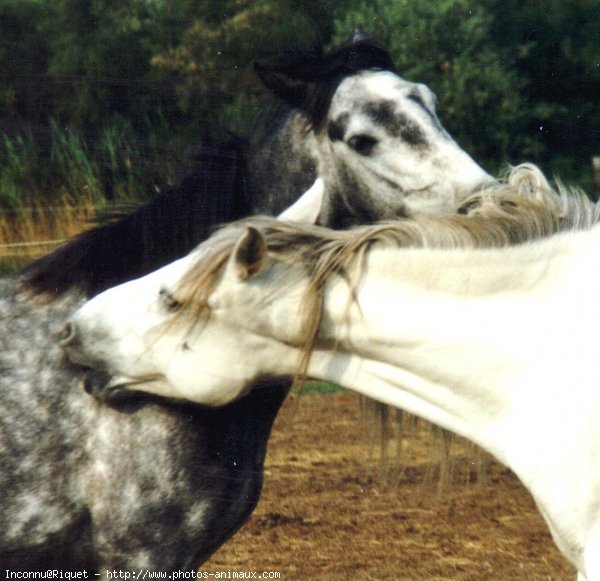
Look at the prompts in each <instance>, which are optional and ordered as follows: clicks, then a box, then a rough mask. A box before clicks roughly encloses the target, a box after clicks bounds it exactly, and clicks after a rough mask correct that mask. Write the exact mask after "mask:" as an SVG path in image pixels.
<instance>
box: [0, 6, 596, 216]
mask: <svg viewBox="0 0 600 581" xmlns="http://www.w3.org/2000/svg"><path fill="white" fill-rule="evenodd" d="M356 26H361V27H362V28H363V29H365V30H366V31H367V32H370V33H372V34H373V35H375V36H377V37H379V38H380V39H381V40H382V41H383V43H384V44H385V45H386V46H387V47H388V48H389V49H390V50H391V52H392V54H393V57H394V59H395V61H396V63H397V65H398V69H399V70H400V72H401V73H402V74H403V75H404V76H405V77H407V78H409V79H411V80H416V81H421V82H424V83H427V84H428V85H429V86H431V87H432V89H433V90H434V91H435V92H436V93H437V95H438V98H439V102H440V111H439V113H440V117H441V119H442V121H443V123H444V125H445V126H446V127H447V128H448V130H449V131H450V132H451V133H452V134H453V135H454V136H455V137H456V138H457V140H458V141H459V143H460V144H461V145H462V146H463V147H464V148H465V149H467V150H468V151H469V152H470V153H471V154H472V155H473V156H474V157H475V158H476V159H477V160H478V161H480V162H482V163H484V165H486V166H487V167H488V169H489V170H491V171H492V172H496V171H497V170H498V169H499V168H500V167H501V166H502V165H503V164H504V163H505V162H507V161H510V162H512V163H518V162H520V161H523V160H525V159H529V160H531V161H534V162H536V163H540V164H541V165H542V167H543V168H544V169H545V170H546V171H548V172H549V173H551V174H552V173H557V174H559V175H561V176H562V177H563V178H564V179H565V180H567V179H575V180H576V181H578V182H579V183H580V184H581V185H583V186H584V187H587V188H588V189H589V183H587V182H585V181H583V182H582V181H581V176H582V175H583V176H584V177H586V179H587V177H589V176H590V173H591V172H590V171H589V158H590V156H591V155H598V154H599V153H600V142H599V135H600V112H599V111H598V97H597V96H598V94H599V93H600V3H598V0H420V1H419V2H416V1H414V0H362V1H360V2H358V3H357V2H349V1H348V0H331V1H329V2H326V3H324V2H322V1H321V0H203V1H202V2H198V1H196V0H52V1H51V0H0V71H1V72H0V77H1V81H2V82H0V135H1V132H2V131H7V132H8V135H9V137H5V138H2V137H0V188H1V190H0V205H5V206H6V205H11V204H16V203H18V200H22V199H24V198H28V197H31V196H32V195H39V196H41V197H42V199H43V198H44V197H45V198H46V199H47V200H51V198H52V197H53V196H55V195H58V194H55V193H52V192H53V191H56V190H58V191H59V192H60V193H61V195H62V194H64V193H65V192H66V193H67V194H68V195H69V196H81V195H84V194H85V195H92V196H94V197H96V196H103V195H107V196H108V197H109V198H114V199H121V198H123V199H125V198H126V199H129V198H130V197H132V196H133V197H137V196H139V195H141V194H142V192H151V191H152V189H153V188H154V185H155V184H157V185H158V186H159V187H160V186H161V184H163V183H168V181H169V180H170V179H171V177H170V176H172V175H174V173H176V171H177V170H178V169H179V168H180V167H181V164H180V163H178V162H177V161H175V162H173V161H171V160H172V159H173V158H174V157H175V158H177V157H179V158H180V157H181V154H179V153H178V154H177V155H175V156H172V155H170V152H171V151H172V150H174V151H177V152H179V151H181V150H182V149H183V148H182V147H181V143H186V142H187V143H193V144H198V142H199V141H200V139H201V137H200V136H202V135H207V134H208V133H209V132H210V129H211V128H214V127H215V125H217V124H220V125H223V126H225V127H226V128H228V129H232V130H234V131H236V130H237V131H245V130H247V129H248V127H249V126H250V123H251V121H252V119H253V117H254V114H255V112H256V110H257V108H258V107H259V106H260V104H261V102H263V101H264V99H265V98H266V97H267V95H266V92H265V91H264V90H262V88H261V87H260V86H259V84H258V82H257V81H256V79H255V77H254V75H253V72H252V67H251V63H252V62H253V61H255V60H257V59H260V58H263V57H270V56H273V55H275V54H277V53H279V52H282V51H284V50H287V49H290V48H312V47H315V46H316V45H318V44H320V43H322V44H325V45H327V44H330V43H332V42H333V41H335V42H338V41H340V40H343V39H344V38H345V37H346V36H347V34H348V33H349V32H350V31H351V30H352V29H354V28H355V27H356ZM52 120H55V121H52ZM28 127H32V128H33V129H35V131H32V132H29V130H28V129H27V128H28ZM59 128H60V129H59ZM44 130H45V131H46V132H48V131H49V132H50V133H51V138H50V139H42V140H40V138H39V134H40V132H41V133H44ZM84 135H85V139H84V138H83V136H84ZM34 136H35V137H34ZM125 151H127V152H129V153H127V154H124V153H123V152H125ZM127 160H128V161H127ZM161 164H163V166H164V167H163V170H162V171H157V167H158V166H160V165H161ZM562 172H564V173H562ZM67 174H69V175H67ZM82 188H83V190H82ZM82 192H83V193H82Z"/></svg>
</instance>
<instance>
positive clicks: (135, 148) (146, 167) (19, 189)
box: [0, 119, 185, 211]
mask: <svg viewBox="0 0 600 581" xmlns="http://www.w3.org/2000/svg"><path fill="white" fill-rule="evenodd" d="M49 124H50V134H49V136H48V143H46V142H45V141H39V140H36V139H34V138H33V136H32V135H31V134H30V133H29V134H25V135H22V134H21V135H17V136H16V137H14V138H10V137H8V136H7V135H4V136H2V143H0V211H2V210H10V211H15V210H20V209H22V208H25V207H29V206H35V205H37V203H38V202H39V201H40V200H45V202H46V203H47V204H49V205H52V204H62V203H64V202H69V203H72V204H82V203H83V204H85V205H89V206H92V205H93V206H102V205H104V203H105V201H106V200H109V201H112V202H117V203H130V202H137V201H141V200H144V199H145V198H147V196H148V195H149V194H151V193H153V192H154V191H156V187H157V186H158V185H160V184H165V185H168V184H172V183H173V182H174V181H175V179H176V178H177V176H178V175H179V174H180V173H181V171H182V167H183V166H184V165H185V155H184V154H183V152H182V151H180V150H178V149H177V148H176V147H174V149H173V150H172V151H170V150H169V149H168V148H167V147H165V146H164V145H162V144H159V143H158V142H157V138H156V137H153V136H152V135H150V136H149V137H148V141H147V142H146V147H141V144H140V141H139V138H138V136H137V135H136V134H135V132H134V130H133V128H132V126H131V124H129V123H127V122H120V123H114V124H112V125H109V126H107V127H105V128H104V129H103V130H102V131H101V133H100V134H99V136H98V138H97V139H96V140H94V141H93V144H92V145H90V143H87V142H86V141H84V139H83V137H82V135H81V133H79V132H75V131H72V130H70V129H69V128H65V127H63V126H62V125H60V124H59V123H58V122H57V121H56V120H55V119H50V120H49ZM147 149H149V150H150V151H152V152H153V155H148V154H147V152H146V150H147Z"/></svg>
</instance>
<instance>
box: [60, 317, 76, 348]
mask: <svg viewBox="0 0 600 581" xmlns="http://www.w3.org/2000/svg"><path fill="white" fill-rule="evenodd" d="M76 336H77V332H76V329H75V325H74V324H73V323H71V322H70V321H69V322H67V323H65V326H64V327H63V328H62V331H61V332H60V337H59V341H58V344H59V345H60V346H61V347H67V346H68V345H71V344H72V343H74V342H75V338H76Z"/></svg>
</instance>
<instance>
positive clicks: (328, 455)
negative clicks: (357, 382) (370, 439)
mask: <svg viewBox="0 0 600 581" xmlns="http://www.w3.org/2000/svg"><path fill="white" fill-rule="evenodd" d="M363 426H364V422H363V421H362V419H361V414H360V410H359V406H358V403H357V399H356V396H355V395H353V394H351V393H348V392H341V393H335V394H317V393H309V394H303V395H301V396H297V395H291V396H290V397H289V398H288V400H287V401H286V403H285V405H284V407H283V409H282V410H281V412H280V414H279V417H278V419H277V422H276V424H275V428H274V431H273V435H272V437H271V441H270V444H269V453H268V457H267V462H266V474H265V485H264V489H263V494H262V498H261V501H260V503H259V505H258V507H257V509H256V510H255V512H254V514H253V515H252V517H251V518H250V520H249V521H248V522H247V523H246V525H245V526H244V527H242V529H241V530H240V531H239V532H238V533H237V534H236V535H235V536H234V537H233V538H232V539H231V540H230V541H229V542H228V543H227V544H226V545H224V546H223V547H222V548H221V549H220V550H219V551H218V552H217V553H216V554H215V555H214V556H213V557H212V558H211V559H210V561H208V562H207V563H205V564H204V565H203V567H202V570H203V571H208V572H215V571H232V572H233V571H236V572H239V571H256V572H257V574H259V575H260V573H261V572H263V571H277V572H280V573H281V577H280V578H281V579H283V580H286V579H319V580H321V579H407V580H408V579H410V580H412V579H415V580H416V579H438V580H440V579H460V580H469V581H481V580H483V579H493V580H504V579H506V580H511V581H512V580H517V579H522V580H528V581H530V580H538V579H540V580H542V579H543V580H559V579H560V580H563V579H565V580H567V579H574V578H575V571H574V569H573V568H572V567H571V566H570V565H569V564H568V563H567V562H566V561H565V559H564V558H563V557H562V556H561V555H560V553H559V552H558V550H557V549H556V548H555V547H554V545H553V543H552V540H551V538H550V534H549V533H548V530H547V528H546V526H545V524H544V522H543V520H542V518H541V517H540V516H539V514H538V512H537V511H536V508H535V506H534V504H533V501H532V499H531V497H530V495H529V494H528V493H527V492H526V491H525V490H524V488H523V487H522V486H521V484H520V483H519V481H518V480H517V478H516V477H515V476H514V475H513V474H512V473H511V472H510V471H509V470H508V469H506V468H504V467H503V466H501V465H499V464H498V463H496V462H493V461H492V462H491V464H490V465H489V466H488V467H487V475H486V477H485V478H484V479H483V481H482V480H480V481H477V482H475V483H470V484H461V483H460V482H457V481H456V480H467V479H468V478H466V477H465V478H462V477H461V478H458V479H456V478H455V481H454V483H453V484H452V485H450V486H449V487H448V488H447V489H446V490H445V491H444V492H442V493H441V494H439V493H438V491H437V488H436V487H435V486H434V485H432V484H431V483H430V484H429V485H428V484H427V483H426V481H427V471H428V465H429V466H430V452H429V451H428V450H427V447H428V444H429V442H430V440H431V438H430V436H429V429H428V428H427V426H425V425H422V426H421V427H419V428H418V433H417V434H416V438H415V442H414V443H413V445H412V448H411V456H410V459H409V460H408V462H407V466H406V469H405V470H404V473H403V476H402V478H401V479H400V482H399V483H398V484H397V485H396V486H393V487H390V486H389V485H385V484H384V483H383V482H382V480H381V479H379V478H378V477H377V476H376V467H375V463H374V462H370V463H369V462H368V461H367V459H366V449H367V447H366V445H365V436H364V427H363ZM461 462H463V464H465V466H464V467H463V468H464V470H463V472H465V471H466V472H465V473H466V474H468V473H469V472H470V470H469V465H470V464H471V463H472V458H471V457H469V458H468V459H466V458H462V460H461V459H460V458H459V459H458V460H457V465H460V463H461ZM459 468H460V466H459ZM424 480H425V483H424Z"/></svg>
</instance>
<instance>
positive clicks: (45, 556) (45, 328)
mask: <svg viewBox="0 0 600 581" xmlns="http://www.w3.org/2000/svg"><path fill="white" fill-rule="evenodd" d="M303 59H305V61H304V62H305V63H306V61H307V62H308V65H306V64H304V65H303ZM260 70H261V76H262V77H263V78H264V79H265V80H266V82H267V84H268V85H269V86H270V87H271V88H273V90H274V91H275V92H276V93H277V94H278V95H279V96H280V97H282V98H284V99H285V100H286V102H287V106H286V107H287V113H286V114H285V116H283V117H280V116H279V113H280V112H281V111H282V110H283V106H281V107H278V108H277V111H276V113H277V114H278V116H277V118H276V119H274V120H273V122H272V123H271V124H270V125H271V127H272V128H273V129H274V130H275V136H273V139H270V138H269V137H268V135H267V132H265V131H263V133H262V134H261V135H262V138H261V139H259V138H258V131H257V132H256V133H255V134H254V135H253V137H252V138H251V139H250V145H251V147H250V149H249V148H248V147H247V145H245V144H243V143H239V142H232V143H230V144H227V145H221V146H219V147H214V148H208V147H207V148H205V149H203V150H202V153H201V156H200V158H199V159H198V160H197V164H198V170H197V171H195V172H192V173H191V174H190V175H189V176H187V177H186V178H185V179H184V180H183V181H182V183H181V184H180V186H179V187H177V188H175V189H174V190H172V191H170V192H166V193H164V194H162V195H160V196H158V197H156V198H155V199H153V200H152V201H151V202H150V203H149V204H147V205H145V206H143V207H141V208H140V209H138V210H137V211H135V212H133V213H131V214H129V215H126V216H123V217H121V218H120V219H118V220H115V221H113V222H110V223H107V224H105V225H103V226H101V227H98V228H96V229H93V230H91V231H89V232H86V233H84V234H82V235H80V236H79V237H77V238H76V239H75V240H73V241H72V242H71V243H69V244H67V245H65V246H63V247H61V248H59V249H57V250H56V251H55V252H53V253H51V254H49V255H48V256H46V257H43V258H42V259H40V260H38V261H36V262H34V263H33V264H32V265H30V266H29V267H27V268H26V269H25V270H24V271H23V272H21V273H19V274H18V275H15V276H13V277H8V278H6V279H4V280H2V281H0V320H1V321H2V323H1V325H2V327H1V328H2V330H3V333H2V336H1V337H0V344H1V350H0V402H1V407H0V490H1V491H2V493H1V494H0V569H4V568H9V569H23V570H34V569H47V568H50V567H62V568H64V569H71V570H72V569H76V568H83V567H86V568H88V569H89V570H94V571H99V572H104V571H105V570H106V569H111V568H121V569H136V570H139V569H140V568H149V569H155V570H164V571H166V570H174V569H179V570H190V569H193V568H194V567H197V566H198V565H199V564H200V563H201V562H202V561H203V560H205V559H206V558H208V556H209V555H210V554H211V553H212V552H213V551H214V550H216V548H217V547H218V546H219V545H220V544H222V543H223V542H224V541H225V540H226V539H227V538H228V537H229V536H231V535H232V534H233V533H234V532H235V531H236V530H237V528H238V527H239V526H240V525H241V524H242V523H243V522H244V520H245V519H246V518H247V516H248V515H249V514H250V512H251V511H252V509H253V508H254V506H255V504H256V502H257V501H258V497H259V493H260V488H261V484H262V468H263V460H264V455H265V449H266V443H267V439H268V434H269V431H270V427H271V424H272V421H273V419H274V417H275V415H276V413H277V411H278V409H279V406H280V405H281V402H282V401H283V399H284V397H285V395H286V394H287V391H288V389H289V384H287V383H284V384H278V385H275V386H270V387H269V388H267V389H261V390H258V391H256V392H254V393H252V394H250V395H249V396H248V397H247V398H245V399H242V400H241V401H239V402H236V403H234V404H232V405H231V406H227V407H225V408H223V409H220V410H211V411H207V410H205V409H203V408H198V407H190V406H185V405H168V404H164V403H160V404H159V403H157V402H154V401H152V400H144V401H133V402H128V403H126V404H124V405H123V406H121V407H119V408H111V407H108V406H105V405H99V404H98V403H97V402H96V401H95V400H93V399H92V398H90V397H89V396H88V395H87V394H86V393H85V392H84V390H83V389H82V383H83V380H84V375H83V374H82V372H81V371H79V370H78V369H76V368H74V367H72V366H71V365H70V364H68V363H67V362H66V361H65V360H64V359H63V358H62V357H61V355H60V353H59V352H58V350H57V347H56V336H57V334H58V332H59V329H60V328H61V327H62V325H63V322H64V320H65V319H66V318H67V317H68V315H69V314H70V313H71V312H72V311H73V310H74V309H75V308H76V307H77V306H78V305H79V304H80V303H81V302H82V301H83V300H85V299H86V298H88V297H90V296H93V295H95V294H97V293H98V292H100V291H102V290H104V289H106V288H108V287H110V286H112V285H115V284H118V283H121V282H124V281H126V280H130V279H132V278H135V277H137V276H140V275H142V274H145V273H147V272H149V271H151V270H153V269H156V268H158V267H159V266H161V265H163V264H165V263H167V262H169V261H172V260H174V259H175V258H177V257H179V256H181V255H183V254H184V253H186V252H187V251H189V250H190V249H191V248H192V247H193V246H195V245H196V244H197V243H199V242H200V241H201V240H203V239H204V238H206V237H207V235H208V233H209V231H210V229H211V227H212V226H213V225H214V224H215V223H220V222H224V221H229V220H232V219H236V218H240V217H242V216H245V215H248V214H251V213H255V212H257V211H261V212H266V213H273V214H274V213H277V212H279V211H280V210H281V209H282V208H284V207H286V206H287V205H289V204H290V203H291V202H292V201H294V199H295V198H297V197H298V196H299V194H300V193H301V192H302V191H303V189H304V188H305V187H306V186H307V185H309V184H310V183H312V180H313V179H314V177H315V176H316V172H317V170H318V171H319V172H320V173H322V176H323V178H324V184H325V186H324V192H323V196H322V199H321V202H322V205H321V206H320V208H319V210H320V217H319V221H320V222H321V223H323V224H330V225H336V226H340V225H346V224H350V223H356V222H359V221H363V220H365V219H373V218H376V217H383V216H386V217H387V216H390V215H394V216H395V215H404V214H405V213H407V212H409V211H411V210H414V211H419V210H420V209H424V210H425V209H433V206H431V200H435V198H436V196H445V198H444V199H445V202H444V205H445V204H447V205H449V206H450V205H451V202H452V200H453V199H454V198H455V197H456V196H460V195H461V191H462V190H464V192H465V193H467V192H469V191H471V190H472V189H473V188H475V187H477V184H479V183H480V182H482V181H486V180H488V179H489V176H487V174H485V172H483V170H481V169H480V168H479V167H478V166H477V165H476V164H475V163H474V162H473V161H472V160H471V159H470V158H469V157H468V156H466V154H464V153H463V152H462V151H461V150H460V148H458V146H456V144H454V142H453V141H452V140H451V139H450V138H449V137H448V136H447V134H446V133H445V132H444V131H443V129H441V127H440V126H439V122H438V121H437V117H436V116H435V111H434V109H433V102H432V98H431V96H430V94H429V93H428V91H427V90H426V89H425V88H424V87H421V86H419V85H414V84H412V83H407V82H405V81H403V80H402V79H400V78H399V77H397V76H395V75H394V74H393V72H392V71H393V67H392V65H391V61H390V59H389V55H387V53H386V52H385V51H384V50H382V49H381V48H379V47H378V46H376V45H374V44H373V43H371V42H369V41H367V40H365V39H354V40H353V41H352V42H351V43H350V44H347V45H345V46H343V47H341V48H339V49H337V50H334V51H332V52H331V53H329V54H326V55H304V56H303V57H302V58H300V57H298V58H293V59H286V60H285V62H282V63H270V64H267V65H263V67H262V68H261V69H260ZM311 71H315V72H314V73H313V72H311ZM317 73H318V74H317ZM267 79H268V80H267ZM369 79H371V80H373V81H375V83H374V84H370V83H369V82H368V81H369ZM294 81H296V82H294ZM350 89H352V90H351V91H350ZM359 89H360V90H362V91H363V92H364V93H363V95H362V97H361V94H360V90H359ZM345 92H347V94H346V95H345V94H344V93H345ZM350 93H351V94H350ZM377 102H380V106H377ZM396 102H398V105H397V108H396V105H395V104H394V103H396ZM359 105H360V107H359ZM290 107H294V108H295V110H294V111H292V112H291V113H290ZM354 107H357V108H358V109H357V110H356V111H355V110H354V109H353V108H354ZM263 121H265V119H263ZM267 125H268V124H267ZM294 136H295V137H294ZM291 141H293V142H294V143H295V144H296V145H295V146H294V147H295V148H296V149H289V148H288V144H289V143H291ZM390 148H393V149H398V151H399V152H400V153H398V152H396V151H392V150H391V149H390ZM388 149H390V150H389V151H387V150H388ZM253 151H256V152H257V153H256V157H251V158H250V159H248V157H249V155H250V153H252V152H253ZM269 152H271V153H269ZM297 152H300V153H297ZM286 156H287V157H286ZM279 157H281V158H284V159H287V160H288V161H289V160H290V159H296V158H298V159H300V158H302V159H304V160H306V165H302V164H300V165H299V166H298V167H296V166H294V165H293V164H291V162H290V165H289V166H288V169H287V172H286V171H285V168H283V169H282V168H281V167H280V168H279V170H277V171H275V170H274V169H273V163H274V162H273V160H277V159H278V158H279ZM428 157H430V158H431V166H433V165H434V166H435V167H436V168H441V170H443V171H445V173H446V179H445V180H442V179H441V176H440V175H438V174H437V173H436V174H435V175H436V176H438V177H436V178H435V180H433V177H432V176H433V175H434V173H432V174H431V176H430V177H426V180H425V182H418V181H416V180H417V178H418V176H417V177H415V176H413V175H412V174H411V167H406V166H403V165H401V164H400V159H412V160H413V163H416V161H415V160H421V161H422V160H426V159H427V158H428ZM455 158H456V160H458V162H457V161H456V160H455ZM409 165H410V164H409ZM421 167H422V168H427V167H429V166H428V165H427V163H425V165H422V166H421ZM403 168H404V169H403ZM441 170H440V171H441ZM422 171H423V172H424V174H423V175H425V174H426V170H425V169H423V170H422ZM403 172H405V174H406V176H407V179H406V181H403V179H402V176H403V175H404V174H403ZM305 175H308V176H309V177H308V178H306V177H305ZM411 176H412V177H411ZM303 180H306V182H305V183H304V182H303ZM298 184H300V185H298ZM350 185H352V186H353V187H348V186H350ZM297 188H299V189H297ZM276 191H281V192H282V197H281V198H277V197H275V196H274V195H273V192H276ZM359 193H360V194H361V196H362V197H361V196H359V195H358V194H359ZM350 194H351V195H350ZM367 206H368V207H367ZM438 209H439V208H438Z"/></svg>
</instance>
